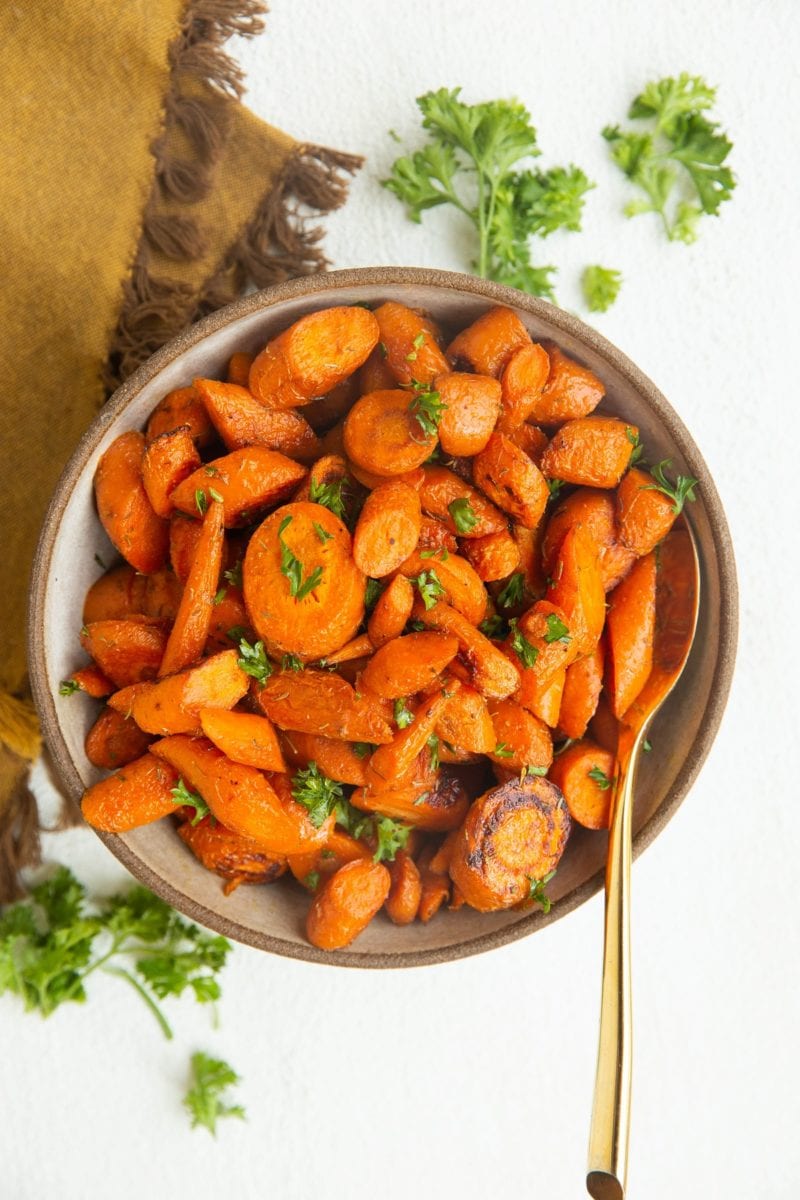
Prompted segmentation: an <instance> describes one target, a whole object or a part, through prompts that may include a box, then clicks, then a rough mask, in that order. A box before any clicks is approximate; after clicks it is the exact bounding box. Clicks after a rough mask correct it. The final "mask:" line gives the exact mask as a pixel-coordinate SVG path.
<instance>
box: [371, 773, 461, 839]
mask: <svg viewBox="0 0 800 1200" xmlns="http://www.w3.org/2000/svg"><path fill="white" fill-rule="evenodd" d="M350 803H351V804H352V805H353V806H354V807H355V808H358V809H361V811H362V812H377V813H380V814H382V815H383V816H385V817H391V818H392V820H394V821H406V822H408V823H409V824H412V823H413V825H414V826H415V828H417V829H424V830H426V832H428V833H445V832H448V831H449V830H451V829H457V828H458V826H459V825H460V824H461V822H462V821H463V820H464V814H465V813H466V811H467V809H468V808H469V796H468V795H467V792H466V790H465V788H464V785H463V784H462V782H461V781H460V780H459V779H455V778H453V777H451V776H445V777H442V778H441V779H440V780H439V781H438V782H437V783H436V785H435V787H431V785H430V784H428V785H427V786H425V785H420V784H397V785H389V786H388V787H363V788H357V789H356V790H355V791H354V792H353V794H352V796H351V797H350Z"/></svg>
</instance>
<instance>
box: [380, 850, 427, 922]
mask: <svg viewBox="0 0 800 1200" xmlns="http://www.w3.org/2000/svg"><path fill="white" fill-rule="evenodd" d="M389 875H390V876H391V881H392V882H391V887H390V888H389V895H388V896H387V897H386V913H387V916H388V917H389V920H390V921H391V922H392V923H393V924H394V925H410V924H411V922H412V921H413V920H414V918H415V917H416V915H417V910H418V908H419V902H420V898H421V896H422V884H421V882H420V875H419V870H418V869H417V864H416V863H415V862H414V860H413V858H411V856H410V855H408V854H406V853H405V851H404V850H398V851H397V854H396V856H395V860H394V862H393V863H390V864H389Z"/></svg>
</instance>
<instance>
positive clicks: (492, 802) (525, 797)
mask: <svg viewBox="0 0 800 1200" xmlns="http://www.w3.org/2000/svg"><path fill="white" fill-rule="evenodd" d="M569 832H570V818H569V813H568V811H567V807H566V804H565V803H564V797H563V796H562V795H561V792H560V791H559V790H558V788H557V787H555V785H554V784H552V783H550V782H549V780H547V779H542V778H540V777H538V776H535V775H534V776H531V775H528V776H526V777H525V779H524V780H521V781H520V780H519V779H515V780H510V781H509V782H508V783H504V784H500V785H499V786H498V787H494V788H491V789H490V790H489V791H488V792H485V793H484V794H483V795H482V796H479V797H478V799H477V800H476V801H475V802H474V803H473V805H472V807H471V808H470V810H469V812H468V813H467V817H466V820H465V821H464V824H463V826H462V827H461V830H460V831H459V834H458V837H457V839H456V842H455V846H454V849H453V857H452V859H451V862H450V875H451V877H452V879H453V881H454V883H455V884H456V885H457V886H458V888H459V890H460V891H461V892H462V894H463V896H464V899H465V900H466V902H467V904H471V905H472V907H473V908H477V909H478V911H479V912H493V911H495V910H497V909H503V908H511V907H512V906H513V905H515V904H519V903H520V902H521V901H523V900H525V899H526V897H527V896H528V893H529V890H530V886H531V881H532V880H541V879H544V877H545V876H546V875H549V874H550V872H551V871H554V870H555V869H556V867H557V866H558V863H559V860H560V858H561V855H562V854H563V852H564V848H565V846H566V843H567V838H568V837H569Z"/></svg>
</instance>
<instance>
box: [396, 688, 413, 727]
mask: <svg viewBox="0 0 800 1200" xmlns="http://www.w3.org/2000/svg"><path fill="white" fill-rule="evenodd" d="M413 720H414V714H413V712H412V711H411V709H410V708H409V707H408V705H407V704H406V701H405V698H404V697H403V696H400V697H399V698H398V699H397V700H395V702H394V723H395V725H396V726H397V728H398V729H407V728H408V726H409V725H410V724H411V723H412V722H413Z"/></svg>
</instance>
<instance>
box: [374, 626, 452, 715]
mask: <svg viewBox="0 0 800 1200" xmlns="http://www.w3.org/2000/svg"><path fill="white" fill-rule="evenodd" d="M457 653H458V641H457V639H456V638H454V637H448V636H447V634H442V633H409V634H406V636H405V637H399V638H395V639H394V641H391V642H387V643H386V645H385V646H382V647H381V648H380V650H376V652H375V654H374V655H373V656H372V658H371V659H370V660H369V662H368V663H367V665H366V667H365V668H364V670H363V672H362V675H361V679H362V680H363V682H364V685H365V686H366V687H368V688H369V689H370V690H371V691H373V692H375V694H376V695H378V696H384V697H385V698H386V699H388V700H394V699H397V698H398V697H400V696H411V695H413V694H414V693H415V692H421V691H422V690H423V688H425V687H427V686H428V685H429V684H431V683H432V682H433V681H434V680H435V679H436V678H437V677H438V676H439V675H440V674H441V672H442V671H443V670H444V668H445V667H446V666H447V664H448V663H449V662H451V660H452V659H454V658H455V656H456V654H457Z"/></svg>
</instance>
